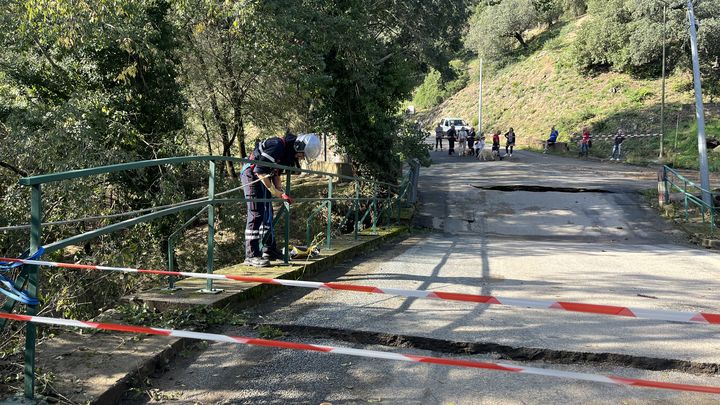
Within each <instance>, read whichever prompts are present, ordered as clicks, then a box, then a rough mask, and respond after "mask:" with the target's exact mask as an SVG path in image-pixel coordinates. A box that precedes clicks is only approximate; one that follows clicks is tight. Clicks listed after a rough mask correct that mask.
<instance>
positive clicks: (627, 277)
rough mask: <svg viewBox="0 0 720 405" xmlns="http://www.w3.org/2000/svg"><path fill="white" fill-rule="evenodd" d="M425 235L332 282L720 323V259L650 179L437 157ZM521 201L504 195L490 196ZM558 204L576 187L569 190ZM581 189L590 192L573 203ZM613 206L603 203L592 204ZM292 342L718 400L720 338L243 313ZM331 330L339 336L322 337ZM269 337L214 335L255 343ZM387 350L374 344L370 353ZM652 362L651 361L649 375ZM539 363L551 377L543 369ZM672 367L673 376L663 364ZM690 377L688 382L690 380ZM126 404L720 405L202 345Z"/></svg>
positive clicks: (341, 305)
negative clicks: (663, 204) (676, 217)
mask: <svg viewBox="0 0 720 405" xmlns="http://www.w3.org/2000/svg"><path fill="white" fill-rule="evenodd" d="M433 159H434V160H435V164H434V165H433V166H432V167H430V168H424V169H423V170H422V172H421V180H420V189H419V191H420V194H419V198H420V202H421V206H420V212H419V215H418V218H417V221H418V224H419V225H421V226H425V227H426V228H429V229H430V230H426V231H421V232H417V233H415V234H413V235H412V236H410V237H408V238H406V239H404V240H401V241H398V242H397V243H396V244H394V245H391V246H386V247H385V248H383V250H381V251H377V252H375V253H374V254H372V255H370V256H368V257H365V258H363V259H361V260H356V261H353V262H348V263H345V264H343V265H341V266H338V267H337V268H335V269H334V270H333V271H331V272H328V273H325V274H323V275H321V276H319V277H318V280H321V281H329V280H333V281H337V282H344V283H353V284H365V285H374V286H378V287H395V288H404V289H423V290H442V291H452V292H460V293H471V294H483V295H498V296H504V297H517V298H532V299H549V300H563V301H582V302H588V303H597V304H611V305H620V306H634V307H645V308H652V309H673V310H683V311H700V310H702V311H706V312H720V308H718V305H717V301H718V300H717V298H718V291H720V289H719V288H718V287H720V282H719V281H718V279H719V277H718V276H720V274H719V273H720V270H719V269H720V266H719V265H720V257H719V256H718V254H717V253H715V252H714V251H708V250H704V249H700V248H697V247H695V246H692V245H689V244H687V243H686V242H684V240H685V236H684V234H683V233H682V232H679V231H677V230H676V229H674V228H673V227H672V225H671V224H668V223H666V222H665V221H663V220H662V219H660V218H658V217H657V215H656V214H655V213H654V212H653V211H652V210H651V209H649V208H648V207H646V204H645V202H644V200H643V198H642V196H641V195H640V191H641V190H643V189H648V188H654V187H655V186H656V184H655V181H656V180H655V178H656V177H655V173H654V171H653V170H651V169H643V168H634V167H631V166H626V165H623V164H618V163H612V164H611V163H601V162H592V161H580V160H576V159H568V158H561V157H556V156H552V155H541V154H535V153H532V152H526V151H516V152H515V154H514V157H513V159H512V160H509V161H508V160H504V161H502V162H478V161H475V160H473V159H471V158H469V157H448V156H447V155H445V154H444V153H441V152H433ZM497 186H508V187H509V190H508V191H505V190H498V189H489V188H492V187H497ZM538 186H542V187H545V188H550V189H552V188H553V187H563V188H564V189H563V191H559V192H555V191H552V190H548V189H543V190H540V187H538ZM573 188H578V189H580V188H582V189H584V192H582V193H574V192H568V189H573ZM593 189H595V190H602V191H603V192H592V190H593ZM247 315H248V319H249V320H250V321H251V322H252V323H253V324H266V325H274V326H266V327H264V328H263V330H264V331H265V332H281V331H282V330H286V331H287V333H286V334H285V335H284V336H282V337H280V338H279V339H283V340H288V341H296V342H305V343H314V344H325V345H330V346H349V347H355V348H365V349H371V350H381V351H392V352H402V353H408V354H418V355H433V356H441V357H452V358H462V359H473V360H491V361H492V360H498V359H502V360H503V361H504V362H511V363H512V362H515V363H516V364H518V365H524V366H530V367H548V368H555V369H562V370H570V371H577V372H586V373H601V374H615V375H621V376H626V377H633V378H645V379H652V380H660V381H667V382H676V383H688V384H700V385H715V386H720V376H718V374H717V370H718V369H719V368H720V367H719V365H720V346H718V345H717V337H718V332H720V329H719V328H718V327H717V326H703V325H694V324H680V323H667V322H657V321H651V320H635V319H627V318H620V317H617V318H616V317H603V316H597V315H589V314H579V313H565V312H557V311H544V310H531V309H523V308H511V307H502V306H486V305H472V304H468V303H461V302H449V301H437V300H421V299H412V298H402V297H393V296H387V295H375V294H356V293H350V292H335V291H318V290H304V289H294V290H288V291H286V292H284V293H282V294H280V295H278V296H276V297H274V298H273V299H271V300H268V301H267V302H265V303H263V304H262V305H260V306H258V307H255V308H253V309H252V310H251V311H249V312H248V314H247ZM319 328H332V330H334V331H337V333H333V334H328V335H327V336H323V334H322V333H318V330H319ZM259 330H260V328H257V327H250V326H245V327H227V328H224V329H223V330H220V331H217V332H219V333H226V334H232V335H242V336H258V334H259ZM378 336H380V337H383V336H384V337H385V338H377V339H375V340H373V337H378ZM403 337H414V338H417V339H426V340H430V339H434V341H437V342H445V343H447V344H450V343H452V342H466V343H478V344H498V345H505V346H507V347H512V348H516V349H518V350H519V351H520V352H522V351H523V350H525V351H526V352H527V351H536V352H537V353H541V354H542V353H556V352H558V353H565V354H564V355H559V356H557V357H553V356H545V357H543V356H537V357H536V358H532V359H529V358H524V359H517V358H516V359H513V358H512V355H511V354H508V352H502V351H497V352H493V351H484V352H472V353H467V352H466V353H463V352H462V351H457V350H455V351H450V350H448V349H447V345H446V344H438V345H437V347H432V348H428V347H426V346H421V345H417V344H413V343H412V342H413V339H404V338H403ZM644 358H649V359H650V360H648V361H647V362H645V363H643V362H642V361H637V360H639V359H644ZM538 359H539V360H538ZM665 360H672V361H671V362H667V361H665ZM678 364H684V365H686V367H683V368H680V367H679V366H678ZM148 383H149V384H148V385H147V386H146V387H144V388H143V390H144V391H145V392H148V393H150V395H149V397H148V396H144V397H140V398H134V399H133V398H131V397H128V399H127V400H126V401H125V403H127V404H131V403H152V402H173V403H177V402H178V401H180V402H183V403H205V404H210V403H253V404H255V403H273V404H287V403H301V404H320V403H331V404H341V403H342V404H347V403H358V404H360V403H403V404H405V403H409V404H414V403H417V404H539V403H561V402H564V403H592V404H598V403H602V404H605V403H608V404H615V403H623V404H646V403H648V404H649V403H693V404H709V403H717V401H718V398H717V397H716V396H712V395H707V394H694V393H677V392H671V391H664V390H656V389H640V388H630V387H619V386H611V385H606V384H601V383H590V382H578V381H572V380H565V379H558V378H552V377H541V376H528V375H520V374H510V373H499V372H493V371H484V370H471V369H460V368H450V367H443V366H437V365H427V364H416V363H398V362H392V361H388V360H375V359H362V358H353V357H347V356H338V355H329V354H320V353H312V352H297V351H292V350H277V349H271V348H262V347H245V346H237V345H229V344H221V343H217V344H209V345H201V346H200V347H199V348H198V349H197V350H191V351H188V352H187V353H184V355H183V356H181V357H179V358H178V359H177V360H176V361H175V362H173V363H171V364H169V365H168V367H167V370H166V372H164V373H158V375H157V378H154V379H152V380H150V381H148Z"/></svg>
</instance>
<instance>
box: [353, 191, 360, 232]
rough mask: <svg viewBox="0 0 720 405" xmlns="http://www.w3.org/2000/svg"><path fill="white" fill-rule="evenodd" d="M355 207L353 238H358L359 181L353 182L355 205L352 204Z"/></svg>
mask: <svg viewBox="0 0 720 405" xmlns="http://www.w3.org/2000/svg"><path fill="white" fill-rule="evenodd" d="M353 208H354V209H355V240H358V228H359V226H360V225H359V224H358V214H359V213H358V211H359V210H360V182H358V181H356V182H355V205H354V206H353Z"/></svg>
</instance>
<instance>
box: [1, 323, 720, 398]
mask: <svg viewBox="0 0 720 405" xmlns="http://www.w3.org/2000/svg"><path fill="white" fill-rule="evenodd" d="M0 318H5V319H11V320H16V321H23V322H33V323H39V324H46V325H58V326H68V327H74V328H89V329H101V330H109V331H117V332H128V333H142V334H148V335H160V336H171V337H177V338H189V339H200V340H209V341H214V342H225V343H234V344H245V345H252V346H265V347H275V348H280V349H293V350H306V351H313V352H322V353H334V354H345V355H348V356H357V357H367V358H373V359H385V360H399V361H409V362H417V363H429V364H439V365H443V366H454V367H465V368H479V369H484V370H493V371H506V372H510V373H521V374H534V375H541V376H548V377H558V378H567V379H574V380H583V381H593V382H600V383H606V384H617V385H628V386H634V387H647V388H660V389H666V390H673V391H692V392H703V393H710V394H720V387H712V386H703V385H689V384H675V383H667V382H661V381H651V380H641V379H637V378H625V377H619V376H613V375H600V374H588V373H575V372H571V371H562V370H553V369H545V368H535V367H522V366H518V365H513V364H503V363H491V362H483V361H474V360H456V359H448V358H441V357H430V356H416V355H411V354H402V353H392V352H381V351H376V350H364V349H352V348H348V347H333V346H322V345H312V344H306V343H294V342H285V341H279V340H268V339H256V338H250V337H242V336H228V335H219V334H215V333H203V332H192V331H185V330H173V329H161V328H150V327H144V326H132V325H123V324H114V323H101V322H86V321H75V320H71V319H62V318H47V317H42V316H29V315H19V314H8V313H3V312H0Z"/></svg>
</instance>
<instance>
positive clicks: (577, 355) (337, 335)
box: [257, 323, 720, 374]
mask: <svg viewBox="0 0 720 405" xmlns="http://www.w3.org/2000/svg"><path fill="white" fill-rule="evenodd" d="M257 325H258V326H259V325H267V326H268V327H273V328H277V329H279V330H281V331H282V332H283V333H285V334H286V335H292V336H297V337H305V338H318V339H335V340H340V341H344V342H348V343H359V344H364V345H381V346H389V347H399V348H411V349H420V350H430V351H433V352H437V353H445V354H495V355H497V356H498V357H499V358H500V359H503V360H514V361H544V362H548V363H555V364H579V363H586V364H605V365H613V366H623V367H631V368H635V369H640V370H650V371H680V372H688V373H697V374H720V364H718V363H700V362H693V361H687V360H676V359H663V358H658V357H646V356H634V355H629V354H618V353H596V352H575V351H568V350H554V349H543V348H535V347H515V346H509V345H502V344H497V343H492V342H462V341H452V340H445V339H435V338H428V337H423V336H412V335H397V334H388V333H379V332H369V331H361V330H348V329H338V328H328V327H322V326H307V325H289V324H276V323H271V324H257Z"/></svg>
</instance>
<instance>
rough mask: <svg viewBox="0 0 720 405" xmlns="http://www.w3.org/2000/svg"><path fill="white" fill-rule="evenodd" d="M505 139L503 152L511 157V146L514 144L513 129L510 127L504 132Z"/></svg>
mask: <svg viewBox="0 0 720 405" xmlns="http://www.w3.org/2000/svg"><path fill="white" fill-rule="evenodd" d="M505 140H506V142H505V154H506V155H508V154H509V156H510V157H512V153H513V147H514V146H515V131H513V129H512V128H510V130H509V131H507V132H506V133H505Z"/></svg>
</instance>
